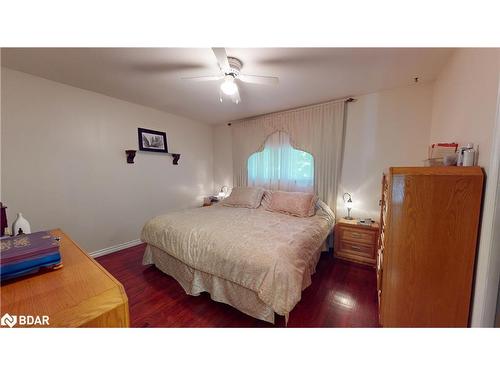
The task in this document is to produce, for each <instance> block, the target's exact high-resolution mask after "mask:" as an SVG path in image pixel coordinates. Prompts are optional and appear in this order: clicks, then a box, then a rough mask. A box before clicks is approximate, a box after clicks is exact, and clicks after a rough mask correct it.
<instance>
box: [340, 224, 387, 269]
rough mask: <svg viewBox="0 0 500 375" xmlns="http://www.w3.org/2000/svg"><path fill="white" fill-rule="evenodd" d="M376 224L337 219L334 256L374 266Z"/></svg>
mask: <svg viewBox="0 0 500 375" xmlns="http://www.w3.org/2000/svg"><path fill="white" fill-rule="evenodd" d="M378 229H379V226H378V224H377V223H373V224H372V225H363V224H358V223H357V220H347V219H339V220H337V222H336V223H335V246H334V249H335V252H334V254H335V256H336V257H337V258H341V259H345V260H350V261H353V262H357V263H364V264H369V265H371V266H374V265H375V263H376V255H377V240H378Z"/></svg>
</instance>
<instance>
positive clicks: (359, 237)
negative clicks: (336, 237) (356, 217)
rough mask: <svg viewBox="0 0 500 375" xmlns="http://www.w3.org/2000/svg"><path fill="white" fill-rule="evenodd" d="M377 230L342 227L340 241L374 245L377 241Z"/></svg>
mask: <svg viewBox="0 0 500 375" xmlns="http://www.w3.org/2000/svg"><path fill="white" fill-rule="evenodd" d="M375 237H376V232H374V231H372V230H359V229H355V228H342V229H341V230H340V241H351V242H357V243H365V244H368V245H372V244H373V243H375V242H376V239H375Z"/></svg>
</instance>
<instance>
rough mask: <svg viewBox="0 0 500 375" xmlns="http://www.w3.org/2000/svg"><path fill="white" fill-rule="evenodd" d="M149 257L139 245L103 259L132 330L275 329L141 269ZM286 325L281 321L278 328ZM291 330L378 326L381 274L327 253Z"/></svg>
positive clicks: (149, 269) (151, 269)
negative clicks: (120, 289) (122, 294)
mask: <svg viewBox="0 0 500 375" xmlns="http://www.w3.org/2000/svg"><path fill="white" fill-rule="evenodd" d="M143 253H144V245H139V246H135V247H131V248H129V249H126V250H122V251H120V252H117V253H113V254H110V255H105V256H102V257H100V258H97V261H98V262H99V263H101V264H102V265H103V266H104V267H105V268H106V269H107V270H108V271H109V272H110V273H111V274H113V276H115V277H116V278H117V279H118V280H119V281H120V282H121V283H122V284H123V285H124V287H125V290H126V292H127V295H128V298H129V306H130V324H131V326H132V327H273V325H272V324H269V323H266V322H263V321H260V320H257V319H254V318H252V317H249V316H247V315H245V314H243V313H241V312H239V311H238V310H236V309H234V308H233V307H231V306H229V305H226V304H223V303H219V302H215V301H212V300H211V299H210V296H209V295H208V293H203V294H202V295H200V296H198V297H193V296H189V295H187V294H186V293H185V292H184V290H183V289H182V287H181V286H180V285H179V284H178V283H177V281H175V280H174V279H173V278H172V277H170V276H168V275H166V274H164V273H162V272H161V271H159V270H158V269H157V268H156V267H155V266H143V265H141V261H142V255H143ZM284 325H285V320H284V318H283V317H279V316H277V321H276V326H277V327H283V326H284ZM288 327H378V318H377V294H376V275H375V270H374V269H373V268H370V267H367V266H361V265H355V264H352V263H349V262H345V261H341V260H338V259H334V258H333V257H332V256H331V255H330V254H327V253H323V254H322V256H321V259H320V261H319V263H318V266H317V269H316V274H315V275H314V276H313V282H312V285H311V286H309V287H308V288H307V289H306V290H304V291H303V293H302V300H301V301H300V302H299V303H298V304H297V305H296V306H295V308H294V309H293V311H292V312H291V313H290V319H289V321H288Z"/></svg>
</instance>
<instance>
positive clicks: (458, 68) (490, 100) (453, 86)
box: [431, 48, 498, 170]
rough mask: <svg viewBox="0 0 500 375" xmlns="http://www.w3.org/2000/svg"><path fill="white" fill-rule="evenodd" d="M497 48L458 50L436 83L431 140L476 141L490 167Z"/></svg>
mask: <svg viewBox="0 0 500 375" xmlns="http://www.w3.org/2000/svg"><path fill="white" fill-rule="evenodd" d="M497 53H498V51H497V50H495V49H474V48H471V49H469V48H467V49H459V50H457V51H456V52H455V53H454V54H453V55H452V57H451V58H450V60H449V61H448V63H447V64H446V66H445V67H444V68H443V70H442V72H441V73H440V74H439V76H438V79H437V80H436V82H435V85H434V98H433V107H432V127H431V143H436V142H440V141H441V142H442V141H456V142H458V143H459V144H466V143H468V142H473V143H474V144H475V145H478V146H479V160H478V165H480V166H482V167H484V168H485V170H488V168H489V163H490V156H491V155H490V154H491V142H492V135H493V127H494V124H495V116H496V104H497V91H498V65H497V64H498V61H497Z"/></svg>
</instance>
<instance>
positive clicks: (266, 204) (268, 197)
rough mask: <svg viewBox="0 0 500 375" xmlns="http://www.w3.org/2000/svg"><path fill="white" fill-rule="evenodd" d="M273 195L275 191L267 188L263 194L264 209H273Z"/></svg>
mask: <svg viewBox="0 0 500 375" xmlns="http://www.w3.org/2000/svg"><path fill="white" fill-rule="evenodd" d="M272 195H273V192H272V191H271V190H266V191H264V195H263V196H262V202H260V203H261V204H262V207H264V209H266V210H268V211H271V197H272Z"/></svg>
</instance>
